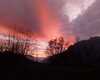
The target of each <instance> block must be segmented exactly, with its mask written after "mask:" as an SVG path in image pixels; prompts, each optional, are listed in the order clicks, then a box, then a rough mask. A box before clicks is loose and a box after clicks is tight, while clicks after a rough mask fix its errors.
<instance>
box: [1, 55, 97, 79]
mask: <svg viewBox="0 0 100 80" xmlns="http://www.w3.org/2000/svg"><path fill="white" fill-rule="evenodd" d="M97 70H98V72H99V67H98V68H97V66H93V65H51V64H45V63H37V62H33V61H31V60H29V59H27V58H26V57H25V56H23V55H16V54H1V55H0V79H2V80H4V79H5V80H42V79H43V80H58V79H60V80H63V79H66V80H67V79H79V80H81V79H82V80H86V79H88V80H90V79H95V78H96V76H95V73H96V71H97Z"/></svg>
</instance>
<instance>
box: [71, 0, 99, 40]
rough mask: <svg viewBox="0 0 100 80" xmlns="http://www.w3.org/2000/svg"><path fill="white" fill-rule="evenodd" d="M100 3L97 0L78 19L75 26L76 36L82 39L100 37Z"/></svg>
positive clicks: (74, 23)
mask: <svg viewBox="0 0 100 80" xmlns="http://www.w3.org/2000/svg"><path fill="white" fill-rule="evenodd" d="M99 9H100V1H99V0H97V1H96V2H95V3H94V4H93V5H92V6H91V7H89V8H88V10H87V11H86V12H85V13H84V14H83V15H81V16H80V17H78V18H77V19H76V20H75V21H74V22H73V25H74V26H75V27H74V31H75V34H76V35H77V36H79V37H80V38H81V39H87V38H89V37H91V36H100V11H99Z"/></svg>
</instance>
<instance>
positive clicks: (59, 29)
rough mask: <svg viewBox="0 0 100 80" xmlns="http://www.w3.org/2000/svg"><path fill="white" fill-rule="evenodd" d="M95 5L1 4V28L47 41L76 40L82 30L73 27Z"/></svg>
mask: <svg viewBox="0 0 100 80" xmlns="http://www.w3.org/2000/svg"><path fill="white" fill-rule="evenodd" d="M95 2H96V0H0V27H5V28H9V29H16V31H18V32H32V33H34V34H36V35H37V36H43V37H45V38H52V37H55V36H60V35H64V36H65V37H67V36H68V35H74V36H77V34H79V33H77V28H78V29H79V27H77V26H76V25H75V26H74V25H73V24H72V23H74V24H77V25H78V22H77V19H78V18H79V16H80V15H84V14H85V12H86V11H87V10H88V9H89V8H90V7H91V6H93V4H94V3H95ZM88 14H89V12H88ZM83 17H84V16H83ZM75 20H76V22H75ZM15 27H16V28H15ZM80 28H81V26H80ZM80 30H81V29H80ZM74 32H76V33H74ZM84 33H85V32H84ZM84 33H83V34H82V35H84Z"/></svg>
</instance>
